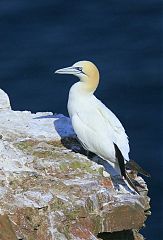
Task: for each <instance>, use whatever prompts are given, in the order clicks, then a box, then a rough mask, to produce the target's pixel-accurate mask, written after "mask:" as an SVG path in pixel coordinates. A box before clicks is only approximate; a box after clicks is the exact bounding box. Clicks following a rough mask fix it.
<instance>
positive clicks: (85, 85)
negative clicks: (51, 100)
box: [56, 61, 129, 173]
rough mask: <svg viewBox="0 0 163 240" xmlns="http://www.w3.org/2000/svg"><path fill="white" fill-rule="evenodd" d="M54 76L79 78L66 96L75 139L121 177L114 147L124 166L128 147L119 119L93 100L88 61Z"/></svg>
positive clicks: (94, 75) (94, 80)
mask: <svg viewBox="0 0 163 240" xmlns="http://www.w3.org/2000/svg"><path fill="white" fill-rule="evenodd" d="M56 73H61V74H73V75H75V76H77V77H79V78H80V81H79V82H77V83H75V84H74V85H73V86H72V87H71V89H70V92H69V99H68V112H69V115H70V118H71V121H72V125H73V128H74V131H75V133H76V134H77V137H78V139H79V140H80V141H81V143H82V145H83V146H84V148H85V149H87V150H89V151H91V152H93V153H95V154H97V155H98V156H100V157H101V158H103V159H105V160H107V161H108V162H109V163H110V164H111V165H112V166H113V167H114V168H115V170H116V171H117V172H118V173H121V171H120V168H119V162H118V159H117V157H116V152H115V145H114V144H116V145H117V147H118V148H119V150H120V151H121V153H122V155H123V157H124V162H126V161H128V160H129V155H128V154H129V143H128V137H127V135H126V133H125V130H124V128H123V126H122V124H121V123H120V121H119V119H118V118H117V117H116V116H115V115H114V113H113V112H111V111H110V110H109V109H108V108H107V107H106V106H105V105H104V104H103V103H102V102H101V101H100V100H98V99H97V98H96V97H95V96H94V91H95V90H96V88H97V86H98V83H99V72H98V69H97V68H96V66H95V65H94V64H93V63H91V62H89V61H80V62H77V63H75V64H74V65H73V66H72V67H68V68H63V69H60V70H57V71H56Z"/></svg>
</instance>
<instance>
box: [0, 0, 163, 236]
mask: <svg viewBox="0 0 163 240" xmlns="http://www.w3.org/2000/svg"><path fill="white" fill-rule="evenodd" d="M162 10H163V9H162V5H161V0H123V1H122V0H103V1H102V0H101V1H98V0H87V1H84V0H83V1H72V0H69V1H68V0H46V1H43V0H39V1H38V0H35V1H29V0H0V88H2V89H3V90H5V91H6V92H7V93H8V94H9V96H10V99H11V104H12V108H13V109H14V110H31V111H32V112H38V111H52V112H54V113H63V114H66V115H67V108H66V103H67V97H68V92H69V88H70V86H71V85H72V84H73V83H74V82H75V81H76V80H77V79H76V78H75V77H73V76H72V77H71V76H68V75H65V76H64V75H62V76H60V75H55V74H54V70H56V69H58V68H62V67H66V66H70V65H71V64H73V63H74V62H76V61H79V60H91V61H93V62H94V63H95V64H96V65H97V66H98V68H99V70H100V74H101V82H100V85H99V88H98V90H97V92H96V96H97V97H98V98H100V99H101V100H102V101H103V102H104V103H105V104H106V105H107V106H108V107H109V108H110V109H111V110H112V111H113V112H114V113H115V114H116V115H117V116H118V117H119V119H120V120H121V122H122V123H123V125H124V127H125V128H126V131H127V134H128V136H129V140H130V147H131V154H130V156H131V158H132V159H135V160H136V161H137V162H138V163H139V164H140V165H142V166H143V167H144V168H145V169H146V170H148V171H149V172H150V173H151V175H152V177H151V179H145V180H146V181H147V183H148V187H149V195H150V197H151V208H152V209H151V211H152V215H151V216H150V217H149V218H148V221H147V222H146V227H145V229H144V230H143V234H144V236H145V237H146V238H147V240H159V239H161V236H163V187H162V186H163V180H162V177H163V162H162V161H163V159H162V157H163V154H161V145H162V143H163V139H162V132H161V125H162V124H161V121H162V120H163V119H162V113H161V112H162V110H163V109H162V108H161V100H162V99H161V98H162V97H161V91H162V89H161V88H162V84H161V77H162V76H163V73H162V69H161V68H163V67H162V61H161V60H163V58H162V57H163V56H162V53H161V51H162V43H161V41H162V39H161V37H162V34H163V28H162V21H163V16H161V15H162Z"/></svg>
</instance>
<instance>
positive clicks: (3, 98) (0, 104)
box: [0, 89, 11, 111]
mask: <svg viewBox="0 0 163 240" xmlns="http://www.w3.org/2000/svg"><path fill="white" fill-rule="evenodd" d="M9 109H11V106H10V100H9V97H8V95H7V94H6V93H5V92H4V91H3V90H2V89H0V111H1V110H9Z"/></svg>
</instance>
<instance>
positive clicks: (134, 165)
mask: <svg viewBox="0 0 163 240" xmlns="http://www.w3.org/2000/svg"><path fill="white" fill-rule="evenodd" d="M125 166H126V167H127V168H129V169H131V170H133V171H137V172H138V173H140V174H142V175H144V176H146V177H151V175H150V174H149V173H148V172H147V171H145V170H144V169H143V168H142V167H141V166H139V164H137V163H136V162H135V161H134V160H129V161H127V162H126V165H125Z"/></svg>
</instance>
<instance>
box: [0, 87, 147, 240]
mask: <svg viewBox="0 0 163 240" xmlns="http://www.w3.org/2000/svg"><path fill="white" fill-rule="evenodd" d="M132 174H133V173H132ZM133 177H134V179H135V181H137V182H138V183H140V184H141V186H143V187H142V188H140V189H139V190H140V195H138V194H135V193H133V192H132V191H131V190H130V189H127V187H126V185H125V183H124V182H123V180H122V179H121V178H120V177H118V176H116V175H115V173H114V172H113V170H112V169H111V168H109V164H107V163H106V162H105V161H102V160H101V159H98V157H97V156H91V157H89V158H88V157H87V156H86V155H85V152H84V150H83V149H82V147H81V146H80V144H79V143H78V142H77V140H76V136H75V134H74V132H73V129H72V126H71V122H70V119H69V118H68V117H65V116H63V115H62V114H52V113H48V112H46V113H36V114H32V113H31V112H28V111H13V110H11V107H10V101H9V99H8V96H7V94H5V93H4V92H3V91H2V90H0V179H1V181H0V239H1V240H16V239H17V240H18V239H19V240H20V239H21V240H57V239H58V240H67V239H72V240H73V239H74V240H75V239H76V240H81V239H83V240H84V239H87V240H89V239H91V240H95V239H112V240H113V239H118V240H120V239H125V240H127V239H130V240H131V239H137V240H138V239H139V240H140V239H143V237H142V236H141V235H140V234H139V230H140V229H141V228H142V227H143V226H144V222H145V220H146V218H147V215H148V214H149V198H148V197H147V192H148V190H147V186H146V184H145V182H144V180H143V179H142V178H141V177H138V176H137V175H136V174H135V173H134V174H133Z"/></svg>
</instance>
